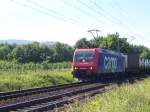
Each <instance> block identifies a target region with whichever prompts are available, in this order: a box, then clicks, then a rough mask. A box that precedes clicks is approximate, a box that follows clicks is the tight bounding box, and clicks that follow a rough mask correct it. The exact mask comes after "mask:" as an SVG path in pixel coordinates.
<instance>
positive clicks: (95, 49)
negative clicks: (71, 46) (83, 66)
mask: <svg viewBox="0 0 150 112" xmlns="http://www.w3.org/2000/svg"><path fill="white" fill-rule="evenodd" d="M75 51H98V52H103V53H110V54H115V55H123V53H120V52H116V51H113V50H109V49H102V48H82V49H76V50H75Z"/></svg>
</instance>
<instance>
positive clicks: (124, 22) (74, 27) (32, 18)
mask: <svg viewBox="0 0 150 112" xmlns="http://www.w3.org/2000/svg"><path fill="white" fill-rule="evenodd" d="M149 4H150V1H149V0H0V39H1V40H2V39H25V40H36V41H60V42H64V43H67V44H70V45H74V44H75V42H76V41H77V40H78V39H80V38H82V37H86V38H87V39H88V40H89V39H91V38H93V37H92V36H91V35H90V33H88V32H87V30H89V29H99V30H101V32H100V33H99V35H107V34H109V33H115V32H119V33H120V35H121V36H126V37H127V38H129V39H128V41H129V42H131V43H134V44H141V45H145V46H147V47H149V48H150V44H149V43H150V38H149V37H150V32H149V29H150V22H149V20H150V14H149V11H150V7H149ZM132 36H134V39H132V38H133V37H132ZM131 40H132V41H131Z"/></svg>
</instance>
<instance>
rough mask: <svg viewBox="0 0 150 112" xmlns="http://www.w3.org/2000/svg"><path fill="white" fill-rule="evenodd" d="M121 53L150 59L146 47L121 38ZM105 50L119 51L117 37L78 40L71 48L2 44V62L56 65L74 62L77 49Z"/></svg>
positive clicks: (66, 46) (0, 48)
mask: <svg viewBox="0 0 150 112" xmlns="http://www.w3.org/2000/svg"><path fill="white" fill-rule="evenodd" d="M119 44H120V52H122V53H138V54H140V56H141V57H144V58H150V50H149V49H148V48H147V47H144V46H137V45H131V44H129V42H127V38H119ZM95 47H100V48H105V49H111V50H115V51H116V50H117V35H115V34H108V35H107V36H106V37H104V36H101V37H98V38H96V39H91V40H86V38H82V39H80V40H78V41H77V42H76V44H75V46H73V47H72V46H69V45H67V44H63V43H59V42H58V43H55V44H54V45H41V44H39V43H37V42H34V43H33V44H28V45H16V44H13V45H9V44H0V60H6V61H13V62H19V63H30V62H33V63H43V62H46V63H56V62H68V61H72V56H73V51H74V49H75V48H95Z"/></svg>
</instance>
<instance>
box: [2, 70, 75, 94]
mask: <svg viewBox="0 0 150 112" xmlns="http://www.w3.org/2000/svg"><path fill="white" fill-rule="evenodd" d="M72 82H75V80H74V79H73V76H72V75H71V71H70V70H51V71H49V70H37V71H26V72H18V71H15V70H14V71H0V92H6V91H12V90H22V89H27V88H35V87H43V86H53V85H57V84H64V83H72Z"/></svg>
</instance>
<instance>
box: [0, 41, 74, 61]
mask: <svg viewBox="0 0 150 112" xmlns="http://www.w3.org/2000/svg"><path fill="white" fill-rule="evenodd" d="M72 54H73V48H72V47H70V46H69V45H67V44H63V43H56V44H54V45H52V46H47V45H40V44H39V43H37V42H34V43H33V44H28V45H8V44H1V45H0V60H11V61H12V60H16V61H17V62H19V63H30V62H33V63H42V62H43V61H48V62H63V61H71V60H72Z"/></svg>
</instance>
